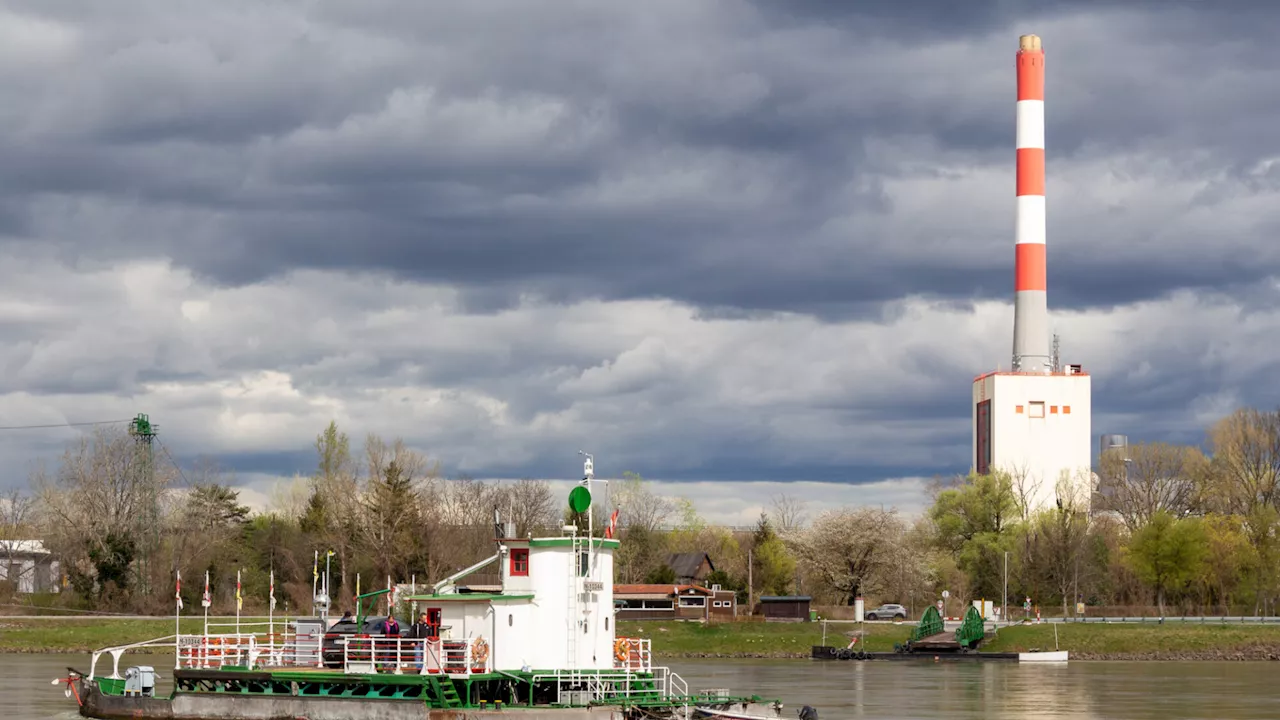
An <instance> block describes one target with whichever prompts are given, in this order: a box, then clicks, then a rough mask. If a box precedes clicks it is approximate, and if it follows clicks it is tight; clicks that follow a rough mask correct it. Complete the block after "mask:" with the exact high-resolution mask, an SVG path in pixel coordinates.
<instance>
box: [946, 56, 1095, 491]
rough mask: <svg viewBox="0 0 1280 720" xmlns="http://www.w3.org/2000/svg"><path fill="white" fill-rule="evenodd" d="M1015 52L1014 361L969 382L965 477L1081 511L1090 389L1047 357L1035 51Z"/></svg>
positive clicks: (1040, 95) (1040, 87)
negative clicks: (971, 474)
mask: <svg viewBox="0 0 1280 720" xmlns="http://www.w3.org/2000/svg"><path fill="white" fill-rule="evenodd" d="M1019 46H1020V47H1019V50H1018V54H1017V77H1018V100H1017V130H1016V136H1017V137H1016V147H1017V167H1016V188H1017V193H1016V195H1017V200H1016V204H1015V206H1014V248H1015V253H1014V265H1015V270H1014V290H1015V293H1014V326H1013V363H1012V369H1011V370H1008V371H995V372H989V373H986V374H985V375H981V376H979V377H978V378H976V379H975V380H974V381H973V415H972V418H973V420H972V421H973V445H972V456H971V457H972V458H973V470H975V471H977V472H979V473H983V474H986V473H989V472H995V471H1003V472H1007V473H1009V474H1010V475H1011V476H1013V478H1014V484H1015V490H1017V491H1019V492H1020V494H1022V495H1023V496H1024V497H1025V498H1026V499H1027V500H1028V504H1029V505H1030V507H1031V509H1032V510H1039V509H1044V508H1050V507H1056V506H1058V505H1066V504H1068V503H1070V504H1072V505H1073V506H1074V507H1076V508H1079V509H1082V510H1086V511H1087V510H1088V509H1089V504H1090V501H1091V497H1090V495H1091V490H1092V484H1093V482H1092V477H1093V474H1092V462H1091V460H1092V450H1093V447H1092V445H1093V443H1092V426H1091V417H1092V407H1091V400H1092V395H1093V391H1092V385H1091V382H1090V378H1089V375H1088V373H1086V372H1084V370H1083V369H1082V368H1081V366H1079V365H1067V366H1065V367H1063V366H1062V365H1061V364H1060V363H1059V360H1058V357H1057V352H1056V349H1055V350H1054V351H1053V352H1051V351H1050V339H1049V311H1048V295H1047V289H1048V286H1047V282H1046V258H1047V255H1046V242H1045V240H1046V235H1047V232H1046V221H1045V217H1046V216H1045V133H1044V117H1045V114H1044V50H1043V49H1042V48H1041V47H1040V38H1039V37H1037V36H1035V35H1023V36H1022V37H1021V38H1020V42H1019Z"/></svg>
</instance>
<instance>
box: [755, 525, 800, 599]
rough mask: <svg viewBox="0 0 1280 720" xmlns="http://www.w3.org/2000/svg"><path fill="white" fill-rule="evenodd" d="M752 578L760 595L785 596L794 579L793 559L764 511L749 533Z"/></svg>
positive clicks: (794, 566) (794, 561)
mask: <svg viewBox="0 0 1280 720" xmlns="http://www.w3.org/2000/svg"><path fill="white" fill-rule="evenodd" d="M751 555H752V557H751V576H752V580H753V582H754V584H755V588H754V589H755V590H758V591H759V592H760V593H761V594H762V595H787V594H789V593H790V592H791V586H792V584H793V583H794V581H795V576H796V560H795V558H794V557H793V556H792V554H791V552H790V551H789V550H788V549H787V546H786V544H785V543H784V542H783V541H782V538H780V537H778V535H777V533H775V532H774V530H773V525H772V523H770V522H769V518H768V516H767V515H765V514H764V513H763V512H762V513H760V520H759V521H758V522H757V523H756V529H755V532H754V533H753V534H752V553H751Z"/></svg>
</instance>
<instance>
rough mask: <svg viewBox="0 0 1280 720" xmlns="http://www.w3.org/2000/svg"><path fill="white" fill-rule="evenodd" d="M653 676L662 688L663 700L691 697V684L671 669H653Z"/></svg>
mask: <svg viewBox="0 0 1280 720" xmlns="http://www.w3.org/2000/svg"><path fill="white" fill-rule="evenodd" d="M653 675H654V677H656V678H657V679H658V686H659V687H660V688H662V697H663V698H668V699H669V698H673V697H688V696H689V683H687V682H685V680H684V678H682V677H680V675H679V674H678V673H677V672H676V671H674V670H672V669H671V668H669V667H656V668H654V669H653Z"/></svg>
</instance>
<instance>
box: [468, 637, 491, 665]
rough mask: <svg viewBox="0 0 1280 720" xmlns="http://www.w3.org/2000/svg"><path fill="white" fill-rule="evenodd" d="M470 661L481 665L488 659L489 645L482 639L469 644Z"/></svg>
mask: <svg viewBox="0 0 1280 720" xmlns="http://www.w3.org/2000/svg"><path fill="white" fill-rule="evenodd" d="M471 659H472V660H475V661H476V662H478V663H480V664H482V665H483V664H484V661H485V660H488V659H489V643H487V642H485V641H484V638H478V639H476V641H475V642H474V643H472V644H471Z"/></svg>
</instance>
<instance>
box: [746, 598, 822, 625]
mask: <svg viewBox="0 0 1280 720" xmlns="http://www.w3.org/2000/svg"><path fill="white" fill-rule="evenodd" d="M811 601H812V598H810V597H809V596H808V595H764V596H761V598H760V602H759V603H758V604H757V605H756V613H757V614H759V615H763V616H764V619H765V622H809V603H810V602H811Z"/></svg>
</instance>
